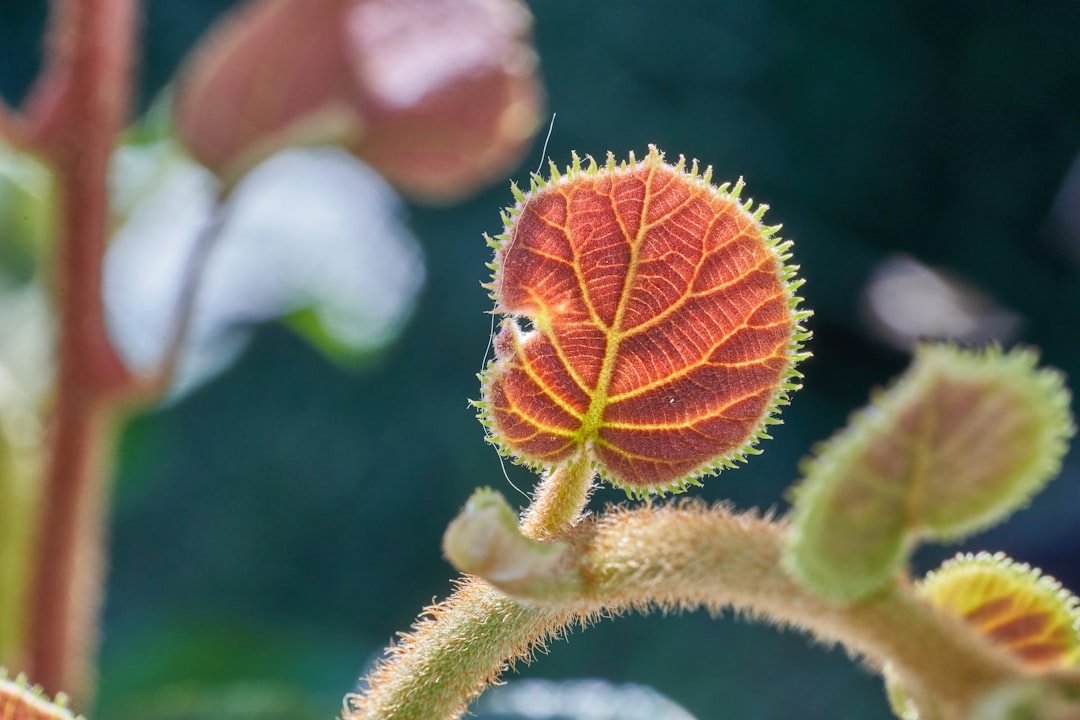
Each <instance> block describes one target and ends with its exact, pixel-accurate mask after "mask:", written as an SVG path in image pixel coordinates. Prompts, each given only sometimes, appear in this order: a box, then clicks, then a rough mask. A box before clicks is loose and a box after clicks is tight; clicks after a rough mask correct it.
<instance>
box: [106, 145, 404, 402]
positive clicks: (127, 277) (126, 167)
mask: <svg viewBox="0 0 1080 720" xmlns="http://www.w3.org/2000/svg"><path fill="white" fill-rule="evenodd" d="M131 154H136V155H135V156H134V157H131V156H130V155H131ZM140 154H141V155H140ZM149 154H154V155H156V157H151V155H149ZM148 158H150V159H151V160H152V161H153V162H151V163H149V164H148V163H147V159H148ZM155 166H156V167H157V168H158V169H159V172H158V174H157V175H156V176H155V175H154V173H153V172H148V168H149V167H155ZM116 171H117V173H118V175H119V176H121V177H122V176H123V175H124V174H125V172H127V173H130V174H131V175H133V176H139V177H141V181H140V182H139V183H138V185H139V186H141V188H143V190H142V191H141V192H134V191H125V190H123V184H124V183H123V181H122V180H121V179H120V178H119V177H118V179H117V185H118V186H119V189H118V194H119V195H120V197H121V198H122V199H126V200H130V202H131V205H130V208H121V209H127V210H128V212H127V218H126V221H125V222H124V223H123V225H122V226H121V227H120V229H119V230H118V231H117V233H116V235H115V236H114V238H113V242H112V245H111V246H110V248H109V254H108V257H107V258H106V263H105V303H106V309H107V312H108V316H109V323H110V331H111V332H112V333H113V336H114V340H115V341H116V343H117V345H118V346H119V348H120V351H121V352H122V353H123V355H124V357H125V358H126V359H127V361H128V362H129V363H130V364H131V365H132V366H133V367H134V368H135V369H137V370H141V371H146V372H149V371H152V370H154V369H155V368H156V367H158V365H159V364H160V363H161V360H162V357H163V353H164V352H165V344H166V342H167V341H168V338H169V336H170V333H171V328H172V326H173V324H174V322H175V316H176V309H177V305H178V298H179V297H180V294H181V290H182V285H183V282H184V278H185V272H186V268H187V264H188V262H189V260H190V258H191V256H192V253H193V251H195V248H196V245H197V244H198V239H199V235H200V233H201V232H202V231H203V230H204V229H205V228H206V227H207V226H208V224H209V223H210V222H211V213H212V212H213V208H214V196H215V193H216V192H217V189H218V184H217V181H216V180H215V179H214V178H213V176H212V175H211V174H210V173H209V172H207V171H206V170H204V169H203V168H201V167H200V166H198V165H196V164H194V163H192V162H190V161H187V160H186V159H183V158H182V156H181V155H180V154H179V152H178V151H176V150H174V149H173V148H172V147H171V146H170V147H168V148H167V150H166V151H165V152H162V148H161V147H160V146H142V147H138V148H125V149H124V150H122V151H121V152H120V153H119V155H118V157H117V161H116ZM146 188H149V189H146ZM225 212H226V213H227V216H226V218H225V220H224V226H223V228H222V230H221V232H220V235H219V237H218V238H217V240H216V241H215V243H214V245H213V247H212V249H211V250H210V255H209V258H208V264H207V266H206V268H205V271H204V273H203V276H202V278H201V280H200V283H199V287H198V293H197V296H196V302H195V310H194V314H193V317H192V322H191V326H190V330H189V335H188V343H187V346H186V347H185V349H184V351H183V353H182V354H181V358H180V362H179V364H178V370H177V379H176V384H175V386H174V388H173V393H174V395H175V394H179V393H181V392H183V391H186V390H188V389H190V388H192V387H194V386H195V385H196V384H198V383H199V382H202V381H204V380H205V379H207V378H208V377H210V376H211V375H213V374H214V373H216V372H218V371H220V370H221V369H223V368H224V367H225V366H226V365H227V364H228V363H230V362H231V361H232V360H233V359H234V358H235V357H236V355H237V354H238V353H239V351H240V350H241V349H242V348H243V347H244V345H245V343H246V341H247V338H248V336H249V329H250V326H251V325H252V324H254V323H260V322H265V321H268V320H272V319H275V318H280V317H283V316H288V315H290V314H293V313H296V312H298V311H300V310H305V309H306V310H309V311H310V312H312V313H313V314H314V317H315V318H316V319H317V321H318V322H319V323H320V324H321V326H322V327H321V329H322V330H323V331H324V332H325V333H326V334H327V335H328V336H330V337H332V338H333V340H334V342H335V343H336V344H338V345H340V346H342V347H345V348H347V349H348V350H350V351H352V352H354V353H361V352H367V351H373V350H376V349H378V348H379V347H380V346H382V345H384V344H386V343H387V342H388V341H390V340H391V339H393V337H394V336H395V335H396V333H397V332H398V330H399V329H400V328H401V326H402V324H403V323H404V321H405V319H406V318H407V316H408V314H409V311H410V310H411V308H412V306H413V302H414V300H415V297H416V294H417V292H418V291H419V289H420V287H421V286H422V284H423V281H424V274H425V273H424V265H423V256H422V253H421V250H420V247H419V245H418V244H417V242H416V240H415V239H414V238H413V237H412V236H411V235H410V234H409V232H408V230H407V229H406V228H405V227H404V225H403V224H402V207H401V203H400V201H399V200H398V198H397V196H396V195H395V194H394V192H393V191H392V190H391V189H390V188H389V186H388V185H387V184H386V183H385V182H384V181H383V180H382V178H381V177H379V175H378V174H377V173H375V172H374V171H373V170H371V169H370V168H368V167H367V166H365V165H363V164H362V163H361V162H359V161H358V160H356V159H355V158H353V157H352V156H350V155H348V154H346V153H345V152H343V151H341V150H337V149H333V148H308V149H295V150H288V151H285V152H282V153H279V154H277V155H275V156H273V157H271V158H270V159H269V160H267V161H266V162H264V163H263V164H261V165H259V166H258V167H257V168H255V170H254V171H252V172H251V173H250V174H249V175H248V176H247V177H246V178H245V179H244V180H243V181H242V182H241V183H240V184H239V185H238V187H237V188H236V189H235V190H234V192H233V193H232V195H231V197H230V199H229V201H228V206H227V207H226V208H225Z"/></svg>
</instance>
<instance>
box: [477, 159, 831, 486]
mask: <svg viewBox="0 0 1080 720" xmlns="http://www.w3.org/2000/svg"><path fill="white" fill-rule="evenodd" d="M650 164H653V165H657V166H659V167H663V168H665V169H667V170H670V171H672V172H674V173H676V174H678V175H680V176H682V177H683V178H685V179H687V180H689V181H690V182H691V183H692V184H694V185H696V186H697V187H700V188H703V189H705V190H707V191H709V192H711V193H713V194H714V195H715V196H716V197H718V198H721V199H723V200H728V201H731V202H732V203H733V204H735V205H736V206H737V207H739V208H740V209H741V210H742V211H743V212H745V213H747V214H748V215H750V217H751V219H752V220H753V222H754V224H755V226H756V227H757V228H758V231H759V232H760V234H761V238H762V240H763V241H764V243H765V247H766V249H767V250H768V251H769V252H770V253H771V254H772V255H773V257H774V258H775V259H776V262H777V279H778V280H779V281H780V283H781V286H782V288H783V292H784V296H785V298H786V303H787V307H788V312H789V313H790V318H791V336H790V339H789V341H788V347H787V366H786V368H785V371H784V374H783V375H782V377H781V378H780V381H779V382H778V383H777V385H776V387H775V389H774V390H773V394H772V397H771V398H770V400H769V402H768V404H767V407H766V410H765V412H764V414H763V415H762V418H761V420H759V421H758V425H757V427H756V428H755V430H754V431H753V432H752V433H751V434H750V436H749V437H748V438H747V440H746V441H745V442H744V443H743V445H742V446H740V447H739V448H736V449H735V450H733V451H731V452H729V453H728V454H726V455H724V456H722V457H719V458H717V459H715V460H712V461H710V462H706V463H704V464H702V465H701V466H700V467H698V468H697V469H695V470H693V471H691V472H689V473H687V474H686V475H684V476H683V477H681V478H679V479H677V480H675V481H673V482H671V483H667V484H662V485H656V486H645V485H643V486H635V485H630V484H628V483H624V482H622V481H620V480H619V479H617V478H615V477H614V476H612V475H610V474H609V473H607V472H605V471H604V470H603V467H602V463H601V462H600V461H599V460H597V459H596V458H595V457H594V456H593V451H592V448H591V447H589V446H586V451H587V452H588V453H589V457H590V461H591V462H592V464H593V467H594V468H596V470H597V474H598V475H599V476H600V478H601V479H603V480H605V481H607V482H608V483H609V484H611V485H613V486H615V487H618V488H620V489H622V490H623V491H624V492H625V493H626V495H627V497H629V498H632V499H645V498H647V497H649V496H650V495H653V494H655V495H658V496H660V497H664V496H665V495H668V494H677V493H682V492H685V491H686V490H688V489H689V488H691V487H699V486H700V485H701V478H703V477H706V476H709V475H714V474H716V473H718V472H720V471H722V470H730V469H734V468H736V467H738V463H741V462H746V460H747V457H748V456H750V455H757V454H759V453H760V452H761V451H760V449H759V448H758V444H759V443H760V442H761V441H762V440H767V439H771V436H770V435H769V434H768V432H767V429H768V427H769V426H770V425H778V424H781V423H782V422H783V421H782V420H780V419H779V418H778V417H777V415H778V414H779V412H780V410H781V409H782V408H783V407H784V406H785V405H787V404H788V403H789V402H790V397H791V393H792V392H794V391H796V390H798V389H799V388H801V387H802V384H801V383H800V382H799V381H800V380H801V378H802V373H801V372H799V370H798V365H799V363H801V362H802V361H804V360H806V359H807V358H808V357H810V356H811V354H810V353H809V352H807V351H806V350H805V347H804V346H805V343H806V342H807V341H808V340H809V339H810V335H811V333H810V332H809V331H808V330H807V329H806V328H805V326H804V323H805V321H806V320H807V319H808V318H809V317H811V316H812V315H813V312H812V311H810V310H807V309H805V308H803V307H802V306H801V303H802V302H803V300H804V299H803V298H802V297H800V296H799V295H798V294H797V292H796V291H797V290H798V289H799V287H801V286H802V284H803V283H804V282H805V281H804V280H802V279H800V278H798V276H797V274H798V270H799V266H798V265H795V264H792V263H790V262H789V261H790V260H791V257H792V254H791V247H792V242H791V241H790V240H784V239H782V238H781V237H780V236H779V235H778V234H777V233H778V232H779V230H780V228H781V226H780V225H771V226H770V225H765V224H764V223H763V222H762V220H763V218H764V216H765V212H766V211H767V210H768V209H769V206H768V205H766V204H764V203H761V204H759V205H758V206H757V208H756V209H754V210H752V208H753V200H752V199H748V200H746V201H743V202H738V201H739V200H740V196H741V194H742V192H743V189H744V188H745V183H744V182H743V178H741V177H740V178H739V179H738V180H737V181H736V182H735V183H734V184H732V183H730V182H728V183H724V184H722V185H720V186H719V187H717V186H715V185H713V184H712V173H713V168H712V166H711V165H708V166H706V167H705V170H704V171H701V169H700V166H699V164H698V161H697V160H692V161H691V165H690V169H689V170H687V169H686V158H685V157H684V156H682V155H680V156H679V160H678V162H677V163H675V164H674V165H672V164H670V163H666V162H664V153H663V152H661V151H660V150H658V149H657V148H656V146H655V145H649V151H648V154H647V155H646V156H645V158H644V159H642V160H640V161H639V160H637V159H636V157H635V156H634V153H633V151H631V152H630V153H629V159H628V160H623V161H621V162H618V163H617V162H616V160H615V156H614V154H613V153H611V152H609V153H608V154H607V160H606V162H605V164H604V165H603V167H601V166H600V165H599V164H598V163H597V162H596V160H595V159H594V158H593V157H592V156H591V155H586V156H585V159H584V164H583V162H582V158H581V157H580V156H579V155H578V154H577V153H576V152H574V153H571V163H570V165H568V166H567V167H566V168H565V170H564V171H562V172H560V170H559V167H558V166H557V165H556V164H555V163H554V161H549V169H550V177H549V178H547V179H545V178H543V177H542V176H541V175H539V174H537V173H533V174H532V175H531V176H530V178H529V190H528V191H527V192H525V191H522V190H521V189H520V188H519V187H518V186H517V185H516V184H515V183H513V182H511V183H510V190H511V193H512V194H513V196H514V200H515V204H514V205H513V206H511V207H508V208H505V209H504V210H503V211H502V212H501V213H500V216H501V218H502V223H503V231H502V232H501V233H499V234H498V235H495V236H490V235H488V234H486V233H485V234H484V239H485V241H486V242H487V244H488V246H489V247H491V248H492V249H493V251H494V253H495V257H496V258H498V257H500V255H502V256H503V257H505V254H506V253H507V252H509V250H510V249H511V248H512V246H513V229H514V225H515V223H516V222H517V219H518V217H520V215H521V212H522V210H523V209H524V208H525V206H526V204H528V202H529V200H530V199H531V198H533V197H535V196H537V195H538V194H540V193H542V192H545V191H547V190H550V189H551V188H554V187H558V186H559V185H564V184H568V183H571V182H573V181H574V180H576V179H577V178H579V177H582V176H585V177H597V176H599V175H600V174H601V173H602V172H603V173H610V174H630V173H631V172H635V171H637V170H640V169H642V168H644V167H648V166H649V165H650ZM487 268H488V269H489V270H490V271H491V281H490V282H488V283H484V284H483V287H484V288H485V289H486V290H487V291H488V297H489V298H490V299H491V301H492V302H493V303H495V308H494V309H493V310H492V312H493V313H499V312H500V311H499V308H498V295H497V292H498V287H499V285H500V283H501V281H502V274H501V270H502V268H501V265H500V263H498V262H497V261H493V262H490V263H488V264H487ZM506 317H507V318H509V317H511V316H510V315H509V314H507V315H506ZM495 363H496V360H495V359H492V360H489V361H488V364H487V366H486V367H485V368H484V369H483V371H482V372H480V373H479V374H478V376H477V377H478V378H479V379H480V384H481V388H482V397H486V396H487V388H488V387H489V383H490V381H491V379H492V377H493V372H494V369H495ZM471 405H472V406H473V407H475V408H476V409H477V410H478V413H477V415H478V418H479V420H480V423H481V425H482V426H483V427H484V434H485V437H486V440H487V442H488V443H490V444H491V445H493V446H495V448H496V449H497V451H498V452H499V454H500V455H502V456H503V457H505V458H506V459H508V460H510V461H511V462H512V463H514V464H516V465H522V466H524V467H527V468H529V469H530V470H533V471H534V472H544V471H550V470H553V469H554V468H555V467H556V466H557V465H559V464H561V463H549V462H545V461H544V460H543V459H540V458H530V457H527V456H521V455H519V454H518V453H517V452H516V451H515V450H514V449H512V448H511V447H510V446H509V445H508V444H507V443H505V442H504V441H503V440H502V439H501V438H499V437H498V434H497V433H496V432H495V423H494V418H493V417H492V415H491V409H490V406H489V405H488V404H487V403H486V402H485V401H483V400H477V401H471Z"/></svg>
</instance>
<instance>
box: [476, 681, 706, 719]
mask: <svg viewBox="0 0 1080 720" xmlns="http://www.w3.org/2000/svg"><path fill="white" fill-rule="evenodd" d="M475 715H476V717H478V718H481V719H482V718H492V719H494V718H499V720H503V719H504V718H505V719H506V720H511V719H512V720H694V716H693V715H691V714H690V713H688V712H687V711H686V710H684V709H683V708H682V707H680V706H679V705H677V704H676V703H674V702H673V701H671V700H669V699H668V698H666V697H664V696H663V695H661V694H660V693H658V692H657V691H655V690H653V689H652V688H650V687H646V686H645V685H637V684H634V683H626V684H622V685H615V684H613V683H609V682H607V681H605V680H591V679H586V680H560V681H554V680H514V681H511V682H509V683H507V684H505V685H501V686H499V687H496V688H493V689H492V690H489V691H488V692H487V693H486V694H485V695H484V696H483V697H482V698H481V699H480V701H479V702H478V703H477V706H476V708H475Z"/></svg>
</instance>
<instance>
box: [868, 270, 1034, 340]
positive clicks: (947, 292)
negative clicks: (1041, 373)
mask: <svg viewBox="0 0 1080 720" xmlns="http://www.w3.org/2000/svg"><path fill="white" fill-rule="evenodd" d="M861 311H862V317H863V320H864V321H865V322H866V324H867V325H868V326H869V328H870V330H871V331H872V332H873V333H874V334H875V335H876V336H877V337H878V338H879V339H880V340H882V341H884V342H885V343H886V344H888V345H891V346H892V347H894V348H896V349H897V350H903V351H907V352H910V351H911V350H912V349H914V347H915V345H916V343H918V342H919V341H920V340H924V339H928V340H946V339H947V340H955V341H957V342H961V343H973V344H984V343H987V342H990V341H996V342H999V343H1001V344H1004V345H1007V344H1008V343H1010V342H1011V341H1012V340H1014V339H1015V338H1016V335H1017V333H1018V332H1019V330H1020V325H1021V322H1022V318H1021V317H1020V315H1018V314H1017V313H1015V312H1012V311H1011V310H1008V309H1006V308H1004V307H1002V306H1000V305H999V304H998V303H997V302H995V301H994V299H993V298H992V297H990V296H989V295H988V294H987V293H985V292H983V291H981V290H979V289H978V288H976V287H975V286H974V285H971V284H970V283H967V282H964V281H963V280H960V279H959V278H956V277H953V276H951V275H949V274H947V273H944V272H941V271H939V270H935V269H933V268H930V267H927V266H926V265H923V264H922V263H920V262H919V261H917V260H915V259H914V258H911V257H908V256H906V255H890V256H889V257H886V258H885V259H884V260H882V261H881V262H880V263H878V265H877V267H876V268H874V272H873V273H872V274H871V276H870V278H869V280H867V283H866V287H865V288H864V289H863V295H862V304H861Z"/></svg>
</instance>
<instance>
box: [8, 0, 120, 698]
mask: <svg viewBox="0 0 1080 720" xmlns="http://www.w3.org/2000/svg"><path fill="white" fill-rule="evenodd" d="M135 19H136V0H54V2H53V5H52V10H51V16H50V27H49V32H50V35H51V37H50V41H51V42H50V45H49V47H48V53H49V55H48V58H47V59H46V64H45V66H46V70H45V75H44V76H43V77H42V78H41V79H40V80H39V84H41V85H42V86H44V87H48V88H50V89H51V91H52V92H54V93H56V94H55V98H56V103H57V104H56V105H55V107H53V108H52V109H51V114H52V117H51V118H50V120H51V122H50V123H49V126H48V133H47V135H44V136H41V137H40V138H35V139H36V140H38V142H36V143H35V144H36V145H38V148H37V149H39V150H41V151H42V152H43V153H44V155H45V156H46V157H47V159H48V160H49V161H50V163H51V164H52V167H53V170H54V171H55V174H56V183H57V193H58V208H57V213H58V232H57V246H56V258H55V265H54V273H55V276H54V278H53V281H54V287H55V291H56V304H57V314H58V316H59V328H60V329H59V338H58V348H57V352H58V371H57V372H58V374H57V380H56V391H55V396H54V406H53V408H52V417H51V420H50V423H49V446H48V453H49V455H48V458H47V460H46V468H45V485H44V493H43V497H42V503H41V510H42V512H41V518H40V521H39V525H38V538H39V545H38V556H37V562H36V564H35V577H34V581H33V587H32V590H31V592H32V598H31V607H32V613H33V617H32V624H31V628H30V632H29V633H28V638H29V639H28V645H29V647H28V648H27V650H28V652H27V657H28V658H29V663H30V667H29V668H28V670H29V671H30V676H31V677H32V678H33V679H34V681H35V682H38V683H41V684H42V685H44V686H45V689H46V690H47V691H49V692H56V691H58V690H66V691H68V692H71V693H75V694H76V695H79V694H85V693H86V692H87V691H88V686H89V676H90V674H89V667H90V659H89V658H90V657H92V655H93V652H94V649H95V648H94V644H95V643H94V632H95V627H96V624H97V615H98V609H99V605H100V595H101V575H102V571H103V562H102V561H101V558H102V555H103V553H102V547H103V544H104V525H105V523H104V509H105V507H106V505H107V503H106V502H105V496H106V492H107V486H106V482H105V479H106V478H105V469H106V468H105V464H106V460H107V458H108V456H109V452H110V444H111V442H110V438H109V436H108V427H109V425H110V422H109V420H110V417H111V416H112V414H113V413H114V412H115V410H116V409H117V408H118V404H119V402H120V400H121V399H122V395H121V391H122V390H124V389H126V388H127V386H128V385H129V384H130V381H131V379H130V376H129V374H128V372H127V370H126V368H125V367H124V365H123V363H122V362H121V361H120V359H119V358H118V356H117V354H116V351H115V350H114V348H113V347H112V345H111V344H110V342H109V339H108V335H107V332H106V326H105V315H104V308H103V304H102V294H101V267H102V259H103V256H104V253H105V246H106V238H107V230H108V222H109V202H108V187H107V174H108V165H109V157H110V155H111V154H112V151H113V149H114V147H115V145H116V142H117V136H118V134H119V132H120V130H121V129H122V127H123V124H124V121H125V119H126V117H127V112H128V102H129V93H130V88H131V60H132V53H133V47H132V46H133V42H134V24H135Z"/></svg>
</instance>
